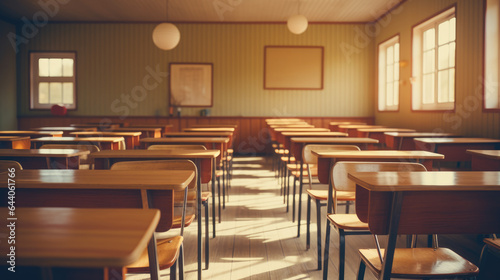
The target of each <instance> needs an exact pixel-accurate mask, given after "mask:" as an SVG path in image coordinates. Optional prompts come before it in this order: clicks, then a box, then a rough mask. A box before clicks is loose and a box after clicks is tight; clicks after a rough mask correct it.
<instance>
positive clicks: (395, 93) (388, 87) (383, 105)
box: [378, 36, 399, 111]
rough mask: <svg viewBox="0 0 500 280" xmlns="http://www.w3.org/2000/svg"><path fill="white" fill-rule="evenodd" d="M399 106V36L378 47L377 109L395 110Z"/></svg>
mask: <svg viewBox="0 0 500 280" xmlns="http://www.w3.org/2000/svg"><path fill="white" fill-rule="evenodd" d="M398 107H399V36H394V37H392V38H391V39H389V40H387V41H385V42H383V43H381V44H380V45H379V47H378V109H379V111H397V110H398Z"/></svg>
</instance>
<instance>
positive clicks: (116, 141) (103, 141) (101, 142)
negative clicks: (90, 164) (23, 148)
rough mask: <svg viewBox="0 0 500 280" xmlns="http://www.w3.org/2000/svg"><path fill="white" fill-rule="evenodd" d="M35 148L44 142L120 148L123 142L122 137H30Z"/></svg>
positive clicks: (105, 148) (104, 148)
mask: <svg viewBox="0 0 500 280" xmlns="http://www.w3.org/2000/svg"><path fill="white" fill-rule="evenodd" d="M31 143H32V144H33V146H34V147H35V148H40V147H41V146H43V145H44V144H71V145H74V144H77V145H96V146H97V147H99V149H101V150H120V148H121V147H122V146H123V144H124V143H125V139H124V138H123V137H82V138H79V137H42V138H37V139H31Z"/></svg>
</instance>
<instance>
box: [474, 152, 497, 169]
mask: <svg viewBox="0 0 500 280" xmlns="http://www.w3.org/2000/svg"><path fill="white" fill-rule="evenodd" d="M467 154H469V155H470V156H471V168H472V170H473V171H500V150H467Z"/></svg>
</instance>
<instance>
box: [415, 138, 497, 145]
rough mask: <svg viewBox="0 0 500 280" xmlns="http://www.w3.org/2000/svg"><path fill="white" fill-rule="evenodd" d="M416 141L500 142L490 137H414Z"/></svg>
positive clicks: (456, 142) (432, 142)
mask: <svg viewBox="0 0 500 280" xmlns="http://www.w3.org/2000/svg"><path fill="white" fill-rule="evenodd" d="M413 140H414V141H417V142H422V143H427V144H484V143H500V140H499V139H490V138H465V137H463V138H415V139H413Z"/></svg>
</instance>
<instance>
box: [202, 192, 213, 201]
mask: <svg viewBox="0 0 500 280" xmlns="http://www.w3.org/2000/svg"><path fill="white" fill-rule="evenodd" d="M211 197H212V193H211V192H201V201H203V202H205V201H207V200H208V199H209V198H211Z"/></svg>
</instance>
